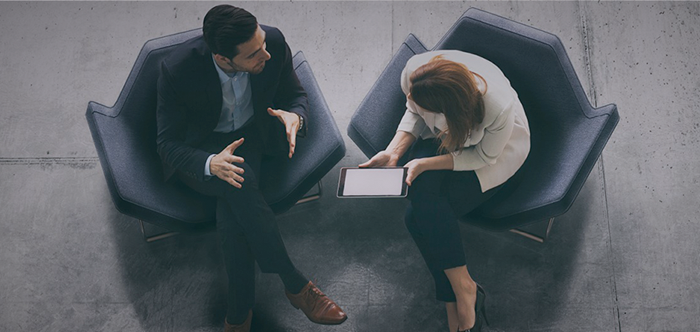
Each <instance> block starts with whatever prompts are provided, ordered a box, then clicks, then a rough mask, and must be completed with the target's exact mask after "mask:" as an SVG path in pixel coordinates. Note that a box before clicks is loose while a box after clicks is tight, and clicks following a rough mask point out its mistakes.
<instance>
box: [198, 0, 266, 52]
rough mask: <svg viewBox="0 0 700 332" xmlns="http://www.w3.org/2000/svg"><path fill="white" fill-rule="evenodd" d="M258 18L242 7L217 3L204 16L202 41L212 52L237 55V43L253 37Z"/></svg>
mask: <svg viewBox="0 0 700 332" xmlns="http://www.w3.org/2000/svg"><path fill="white" fill-rule="evenodd" d="M257 29H258V20H257V19H256V18H255V16H253V14H251V13H249V12H248V11H246V10H245V9H243V8H238V7H234V6H231V5H218V6H216V7H214V8H212V9H210V10H209V12H207V15H206V16H204V26H203V28H202V30H203V33H204V41H205V42H206V43H207V45H208V46H209V49H210V50H211V52H212V53H214V54H220V55H223V56H225V57H227V58H229V59H233V57H235V56H236V55H238V45H239V44H243V43H245V42H247V41H249V40H250V39H251V38H253V35H254V34H255V31H256V30H257Z"/></svg>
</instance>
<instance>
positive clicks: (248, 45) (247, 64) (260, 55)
mask: <svg viewBox="0 0 700 332" xmlns="http://www.w3.org/2000/svg"><path fill="white" fill-rule="evenodd" d="M265 47H266V44H265V31H263V29H261V28H260V26H258V30H257V31H255V34H254V35H253V38H251V39H250V40H249V41H247V42H245V43H242V44H239V45H238V55H236V56H235V57H233V59H231V60H232V61H228V65H229V66H231V68H232V69H233V70H235V71H244V72H249V73H251V74H260V72H262V71H263V69H264V68H265V61H267V60H270V53H267V50H265Z"/></svg>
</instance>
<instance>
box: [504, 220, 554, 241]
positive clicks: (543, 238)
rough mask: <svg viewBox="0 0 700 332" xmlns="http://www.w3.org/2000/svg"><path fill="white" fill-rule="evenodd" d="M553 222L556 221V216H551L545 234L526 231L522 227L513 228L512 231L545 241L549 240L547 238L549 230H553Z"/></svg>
mask: <svg viewBox="0 0 700 332" xmlns="http://www.w3.org/2000/svg"><path fill="white" fill-rule="evenodd" d="M553 223H554V217H552V218H549V223H548V224H547V230H546V231H545V233H544V236H539V235H536V234H533V233H530V232H527V231H524V230H522V229H517V228H514V229H511V230H510V231H511V232H512V233H515V234H518V235H521V236H524V237H526V238H528V239H530V240H534V241H537V242H539V243H544V241H545V240H547V238H548V237H549V231H551V230H552V224H553Z"/></svg>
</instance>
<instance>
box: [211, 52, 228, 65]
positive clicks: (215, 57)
mask: <svg viewBox="0 0 700 332" xmlns="http://www.w3.org/2000/svg"><path fill="white" fill-rule="evenodd" d="M214 59H216V61H221V62H223V63H228V62H229V60H230V59H229V58H227V57H225V56H223V55H221V54H214Z"/></svg>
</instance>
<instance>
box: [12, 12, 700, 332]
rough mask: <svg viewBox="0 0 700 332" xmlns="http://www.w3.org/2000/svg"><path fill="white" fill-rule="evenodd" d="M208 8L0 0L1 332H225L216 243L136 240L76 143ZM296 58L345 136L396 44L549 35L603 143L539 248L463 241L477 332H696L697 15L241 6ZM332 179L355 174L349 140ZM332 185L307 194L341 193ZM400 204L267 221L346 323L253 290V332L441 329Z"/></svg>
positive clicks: (206, 239) (477, 234) (265, 289)
mask: <svg viewBox="0 0 700 332" xmlns="http://www.w3.org/2000/svg"><path fill="white" fill-rule="evenodd" d="M213 4H214V3H202V2H197V3H189V2H187V3H170V2H149V3H143V2H120V3H114V2H94V3H92V2H78V3H66V2H47V3H7V2H1V3H0V31H2V32H1V33H0V141H1V142H2V144H0V331H221V330H222V322H223V315H224V311H225V298H224V294H225V291H226V290H225V273H224V271H223V269H222V265H221V254H220V252H219V249H218V247H217V246H216V241H215V239H216V237H215V234H213V233H207V234H198V235H183V236H179V237H175V238H170V239H166V240H163V241H159V242H156V243H152V244H146V243H144V242H143V241H142V239H141V235H140V233H139V228H138V226H137V222H136V220H133V219H131V218H129V217H126V216H123V215H121V214H119V213H118V212H117V211H116V209H115V207H114V206H113V204H112V202H111V200H110V197H109V194H108V191H107V186H106V183H105V180H104V177H103V174H102V170H101V168H100V165H99V161H98V160H97V156H96V152H95V149H94V146H93V143H92V140H91V137H90V133H89V131H88V127H87V125H86V121H85V118H84V113H85V109H86V105H87V102H88V101H89V100H95V101H98V102H101V103H104V104H108V105H109V104H112V103H113V102H114V101H115V100H116V97H117V95H118V93H119V91H120V89H121V87H122V84H123V83H124V80H125V79H126V76H127V74H128V72H129V70H130V68H131V65H132V64H133V61H134V60H135V58H136V55H137V54H138V52H139V49H140V48H141V46H142V45H143V43H144V42H145V41H146V40H148V39H151V38H154V37H158V36H162V35H166V34H171V33H175V32H179V31H183V30H186V29H191V28H195V27H199V26H201V20H202V17H203V16H204V14H205V13H206V11H207V10H208V9H209V8H210V7H211V6H212V5H213ZM240 5H241V6H242V7H244V8H247V9H248V10H250V11H251V12H252V13H253V14H255V15H256V16H257V17H258V19H259V21H260V22H263V23H268V24H271V25H276V26H278V27H279V28H281V30H282V31H283V32H284V33H285V34H286V37H287V40H288V42H289V44H290V45H291V47H292V49H293V51H296V50H303V51H304V53H305V54H306V57H307V58H308V60H309V62H310V64H311V66H312V68H313V70H314V72H315V74H316V76H317V79H318V81H319V84H320V86H321V89H322V90H323V92H324V94H325V97H326V99H327V101H328V104H329V105H330V108H331V110H332V111H333V115H334V117H335V119H336V121H337V123H338V126H339V127H340V128H341V131H342V132H345V128H346V127H347V124H348V122H349V119H350V117H351V115H352V113H353V111H354V110H355V108H356V107H357V106H358V104H359V103H360V101H361V100H362V98H363V97H364V95H365V93H366V92H367V91H368V89H369V88H370V87H371V85H372V83H373V82H374V80H375V79H376V78H377V76H378V75H379V73H380V72H381V70H382V69H383V68H384V66H385V65H386V63H387V62H388V61H389V59H390V58H391V55H392V53H393V52H394V50H396V48H397V47H398V46H399V45H400V43H401V41H402V40H403V39H404V38H405V37H406V35H407V34H408V33H409V32H412V33H414V34H416V35H417V36H418V37H419V38H421V40H423V41H424V42H425V43H426V45H427V46H428V47H432V45H434V44H435V43H436V42H437V41H438V39H439V38H440V37H441V36H442V35H443V34H444V33H445V31H446V30H447V29H448V28H449V27H450V26H451V25H452V23H453V22H454V21H455V20H456V19H457V18H458V17H459V16H460V15H461V14H462V13H463V12H464V11H465V10H466V9H467V8H469V7H470V6H474V7H478V8H481V9H484V10H487V11H490V12H493V13H496V14H499V15H502V16H505V17H508V18H511V19H514V20H517V21H520V22H523V23H525V24H528V25H532V26H535V27H537V28H540V29H543V30H545V31H549V32H552V33H554V34H556V35H558V36H559V37H560V38H561V40H562V42H563V43H564V45H565V47H566V49H567V52H569V55H570V57H571V59H572V62H573V65H574V68H575V69H576V71H577V73H578V75H579V77H580V78H581V80H582V83H583V85H584V87H586V89H587V92H588V94H589V97H590V98H591V100H592V102H593V103H594V104H596V105H604V104H607V103H616V104H617V105H618V107H619V112H620V116H621V120H620V123H619V125H618V127H617V130H616V131H615V133H614V134H613V136H612V138H611V140H610V142H609V143H608V145H607V147H606V149H605V151H604V153H603V156H602V158H601V159H600V160H599V161H598V164H597V167H596V168H595V169H594V170H593V172H592V173H591V175H590V177H589V179H588V181H587V183H586V185H585V186H584V188H583V190H582V191H581V193H580V195H579V197H578V199H577V200H576V202H575V203H574V205H573V207H572V208H571V210H570V211H569V212H568V213H566V214H565V215H563V216H561V217H559V218H558V219H557V222H556V223H555V225H554V228H553V230H552V234H551V239H550V240H549V241H548V242H547V243H545V244H537V243H534V242H532V241H529V240H526V239H524V238H519V237H517V236H515V235H513V234H510V233H489V232H485V231H482V230H479V229H475V228H472V227H470V226H467V225H464V227H463V228H462V233H463V234H462V235H463V238H464V240H465V250H466V252H467V257H468V262H469V267H470V271H471V272H472V274H473V275H474V277H475V279H476V280H478V281H479V282H481V283H482V284H483V285H484V287H485V288H486V290H487V292H488V299H487V301H488V302H487V307H488V311H489V314H490V316H491V317H490V318H491V322H492V327H491V331H698V330H700V327H699V326H700V318H698V317H700V316H698V313H700V241H699V240H698V234H700V223H698V216H699V215H700V207H699V204H698V203H697V202H698V189H697V188H698V182H699V181H700V166H699V164H698V152H700V151H699V150H698V143H699V140H700V113H698V112H697V107H698V105H699V104H700V93H699V92H698V91H700V79H698V76H697V73H698V72H699V70H700V68H698V67H699V63H698V61H697V55H698V54H700V43H698V40H699V38H700V31H698V29H699V28H700V3H697V2H641V3H635V2H602V3H597V2H495V3H494V2H473V3H472V2H465V1H460V2H251V3H240ZM346 142H347V146H348V152H347V155H346V157H345V158H344V159H343V160H342V161H341V163H340V164H339V165H338V167H340V166H352V165H356V164H358V163H359V162H361V161H363V160H364V159H365V158H364V157H363V155H362V154H361V152H360V151H359V150H358V149H357V148H356V147H355V146H354V145H353V144H352V142H351V141H350V140H346ZM337 176H338V171H337V168H336V169H335V170H334V171H332V172H331V173H329V174H328V175H327V176H326V177H325V178H324V180H323V182H324V185H325V187H326V188H330V189H329V190H328V191H329V192H332V189H333V188H335V186H336V183H337V182H336V181H337ZM405 205H406V203H405V202H404V201H401V200H379V199H377V200H341V199H338V198H336V197H334V196H333V195H332V194H328V195H326V196H324V197H323V198H322V199H321V200H320V201H317V202H314V203H309V204H306V205H302V206H297V207H295V208H293V209H292V210H291V211H289V212H288V213H286V214H284V215H281V216H279V224H280V228H281V231H282V233H283V236H284V238H285V240H286V243H287V245H288V249H289V251H290V252H291V253H292V256H293V258H294V259H295V261H296V262H297V265H298V267H299V268H300V269H301V270H303V271H305V272H306V273H307V274H308V275H309V276H310V277H311V278H313V279H314V280H316V281H317V284H318V285H320V287H321V288H322V289H323V290H324V291H325V292H326V293H327V294H329V295H330V296H331V297H332V298H334V299H335V300H336V301H337V302H338V303H339V304H340V305H341V306H342V307H344V308H345V309H346V311H347V312H348V315H349V317H350V318H349V319H348V321H347V322H345V323H344V324H343V325H340V326H335V327H327V326H320V325H314V324H312V323H310V322H309V321H308V320H306V318H305V317H304V316H303V315H302V314H301V313H300V312H299V311H296V310H294V309H293V308H292V307H291V306H290V305H289V304H288V303H287V301H286V299H285V297H284V295H283V287H282V284H281V282H279V281H278V280H277V278H276V277H275V276H270V275H263V274H261V275H260V276H259V278H258V287H257V289H258V297H257V305H256V308H255V316H254V321H253V330H254V331H446V330H447V328H446V323H445V320H446V318H445V314H444V310H443V308H442V306H441V305H440V304H439V303H438V302H436V301H434V300H433V295H432V287H433V286H432V285H431V279H430V276H429V274H428V272H427V270H426V268H425V267H424V264H423V262H422V260H421V259H420V256H419V254H418V251H417V250H416V248H415V247H414V245H413V243H412V241H411V239H410V237H409V235H408V233H407V232H406V230H405V229H404V226H403V221H402V215H403V209H404V207H405Z"/></svg>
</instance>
